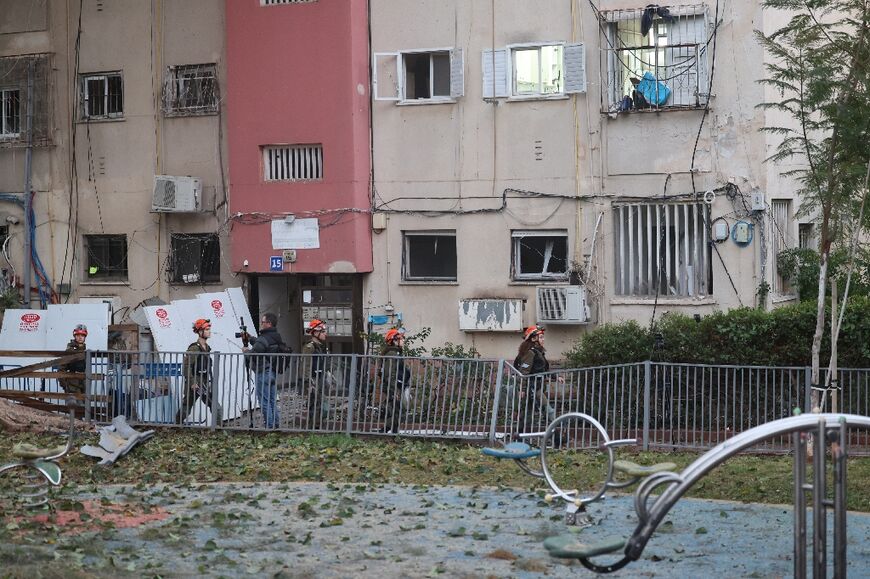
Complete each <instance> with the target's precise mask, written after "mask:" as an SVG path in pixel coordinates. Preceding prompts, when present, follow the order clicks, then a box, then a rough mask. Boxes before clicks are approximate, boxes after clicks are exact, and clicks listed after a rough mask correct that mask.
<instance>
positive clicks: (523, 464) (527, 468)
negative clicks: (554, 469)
mask: <svg viewBox="0 0 870 579" xmlns="http://www.w3.org/2000/svg"><path fill="white" fill-rule="evenodd" d="M513 460H514V462H515V463H517V466H518V467H520V470H522V471H523V472H524V473H526V474H528V475H531V476H533V477H535V478H544V473H543V472H541V471H539V470H535V469H533V468H532V467H530V466H529V465H528V464H526V459H524V458H515V459H513Z"/></svg>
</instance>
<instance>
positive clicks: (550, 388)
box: [85, 352, 870, 453]
mask: <svg viewBox="0 0 870 579" xmlns="http://www.w3.org/2000/svg"><path fill="white" fill-rule="evenodd" d="M86 375H87V376H88V384H89V386H88V389H87V396H86V400H85V416H86V417H87V418H89V419H91V420H93V421H96V422H107V421H109V420H111V418H112V417H113V416H115V415H117V414H125V415H126V416H127V417H128V418H130V419H132V420H135V421H137V422H140V423H146V424H155V425H158V424H162V425H175V426H186V427H200V428H220V429H245V430H249V429H253V430H270V429H276V430H282V431H299V432H323V433H327V432H343V433H348V434H381V435H397V434H401V435H402V436H413V437H424V438H438V437H449V438H460V439H472V440H473V439H477V440H489V441H495V440H499V439H500V440H511V439H516V438H517V437H518V436H519V434H520V433H522V432H539V431H543V430H544V429H545V428H546V426H547V424H548V423H549V422H550V421H551V420H552V419H553V418H554V417H555V416H558V415H561V414H564V413H566V412H583V413H586V414H589V415H591V416H593V417H594V418H596V419H597V420H598V421H599V422H601V424H602V425H604V427H605V429H606V430H607V432H608V433H609V434H610V436H611V438H614V439H618V438H634V439H636V440H638V445H639V446H641V447H642V448H644V449H649V448H658V449H705V448H711V447H713V446H715V445H717V444H719V443H721V442H722V441H724V440H727V439H728V438H730V437H732V436H734V435H735V434H738V433H740V432H744V431H746V430H748V429H750V428H753V427H755V426H758V425H760V424H763V423H765V422H769V421H771V420H776V419H779V418H785V417H787V416H790V415H791V414H792V413H793V411H794V408H796V407H801V408H802V409H804V410H807V409H808V408H809V405H810V399H811V383H810V369H809V368H804V367H763V366H713V365H698V364H673V363H663V362H649V361H648V362H641V363H636V364H623V365H614V366H601V367H595V368H576V369H567V370H557V371H553V372H549V373H546V374H541V375H537V376H522V375H521V374H519V373H518V372H517V371H516V370H515V369H514V368H513V367H512V366H511V365H510V364H509V363H508V362H506V361H505V360H496V359H455V358H409V357H396V356H386V357H381V356H363V355H305V354H277V355H275V354H272V355H267V354H239V353H232V354H228V353H216V352H212V353H208V354H201V353H186V352H160V353H157V352H88V357H87V370H86ZM836 386H838V387H839V389H837V390H831V391H829V395H828V400H827V406H826V410H829V411H831V410H836V411H839V412H845V413H851V414H860V415H868V413H870V369H842V370H839V372H838V381H837V384H836ZM566 441H568V442H570V443H571V445H572V447H573V446H575V445H576V446H579V447H585V446H588V447H595V446H597V444H598V442H599V441H598V440H597V435H596V434H595V432H594V431H592V430H590V429H589V428H588V427H587V426H584V425H582V424H579V423H578V424H577V425H572V424H568V425H566V426H565V427H564V428H563V430H562V432H560V436H559V437H558V439H557V440H556V441H555V444H557V445H564V444H567V443H568V442H566ZM851 443H852V449H853V450H858V451H859V452H868V453H870V436H868V435H867V434H866V433H865V434H858V433H855V434H854V435H853V437H852V441H851ZM790 445H791V441H790V440H788V439H785V438H784V439H782V440H769V441H767V442H766V443H765V444H764V445H763V446H761V447H758V448H756V449H755V450H757V451H762V452H763V451H768V452H770V451H773V452H776V451H782V450H786V449H788V448H790Z"/></svg>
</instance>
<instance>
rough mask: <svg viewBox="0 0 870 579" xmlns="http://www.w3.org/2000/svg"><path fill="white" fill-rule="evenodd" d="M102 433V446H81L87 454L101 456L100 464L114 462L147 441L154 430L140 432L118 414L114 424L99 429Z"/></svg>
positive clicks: (82, 450) (83, 452)
mask: <svg viewBox="0 0 870 579" xmlns="http://www.w3.org/2000/svg"><path fill="white" fill-rule="evenodd" d="M98 432H99V433H100V446H90V445H86V446H83V447H82V448H81V453H82V454H85V455H87V456H93V457H95V458H100V459H102V460H100V462H99V464H103V465H105V464H114V463H115V461H116V460H118V459H119V458H121V457H122V456H124V455H125V454H127V453H128V452H130V451H131V450H132V449H133V447H134V446H136V445H137V444H139V443H140V442H145V441H146V440H148V439H149V438H151V437H152V436H154V431H153V430H148V431H146V432H139V431H138V430H134V429H133V428H132V427H131V426H130V425H129V424H127V419H126V418H125V417H124V416H116V417H115V418H113V419H112V424H110V425H109V426H104V427H102V428H100V429H98Z"/></svg>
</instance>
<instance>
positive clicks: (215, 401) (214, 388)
mask: <svg viewBox="0 0 870 579" xmlns="http://www.w3.org/2000/svg"><path fill="white" fill-rule="evenodd" d="M211 355H212V354H206V356H211ZM213 355H214V365H213V366H212V367H211V384H209V385H208V386H209V389H210V390H211V396H209V398H210V399H211V408H210V409H209V410H211V429H212V430H214V429H215V428H217V427H218V426H220V425H219V424H218V411H217V409H218V407H219V406H220V403H219V398H218V397H219V394H218V380H219V379H220V378H219V377H220V375H221V353H220V352H215V353H214V354H213ZM204 386H205V385H203V387H204Z"/></svg>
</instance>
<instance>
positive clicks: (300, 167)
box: [263, 145, 323, 181]
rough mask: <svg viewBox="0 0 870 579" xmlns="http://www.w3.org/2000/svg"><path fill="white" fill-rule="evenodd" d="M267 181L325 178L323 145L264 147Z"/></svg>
mask: <svg viewBox="0 0 870 579" xmlns="http://www.w3.org/2000/svg"><path fill="white" fill-rule="evenodd" d="M263 166H264V170H265V176H264V177H265V180H266V181H314V180H319V179H322V178H323V146H322V145H291V146H281V147H264V148H263Z"/></svg>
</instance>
